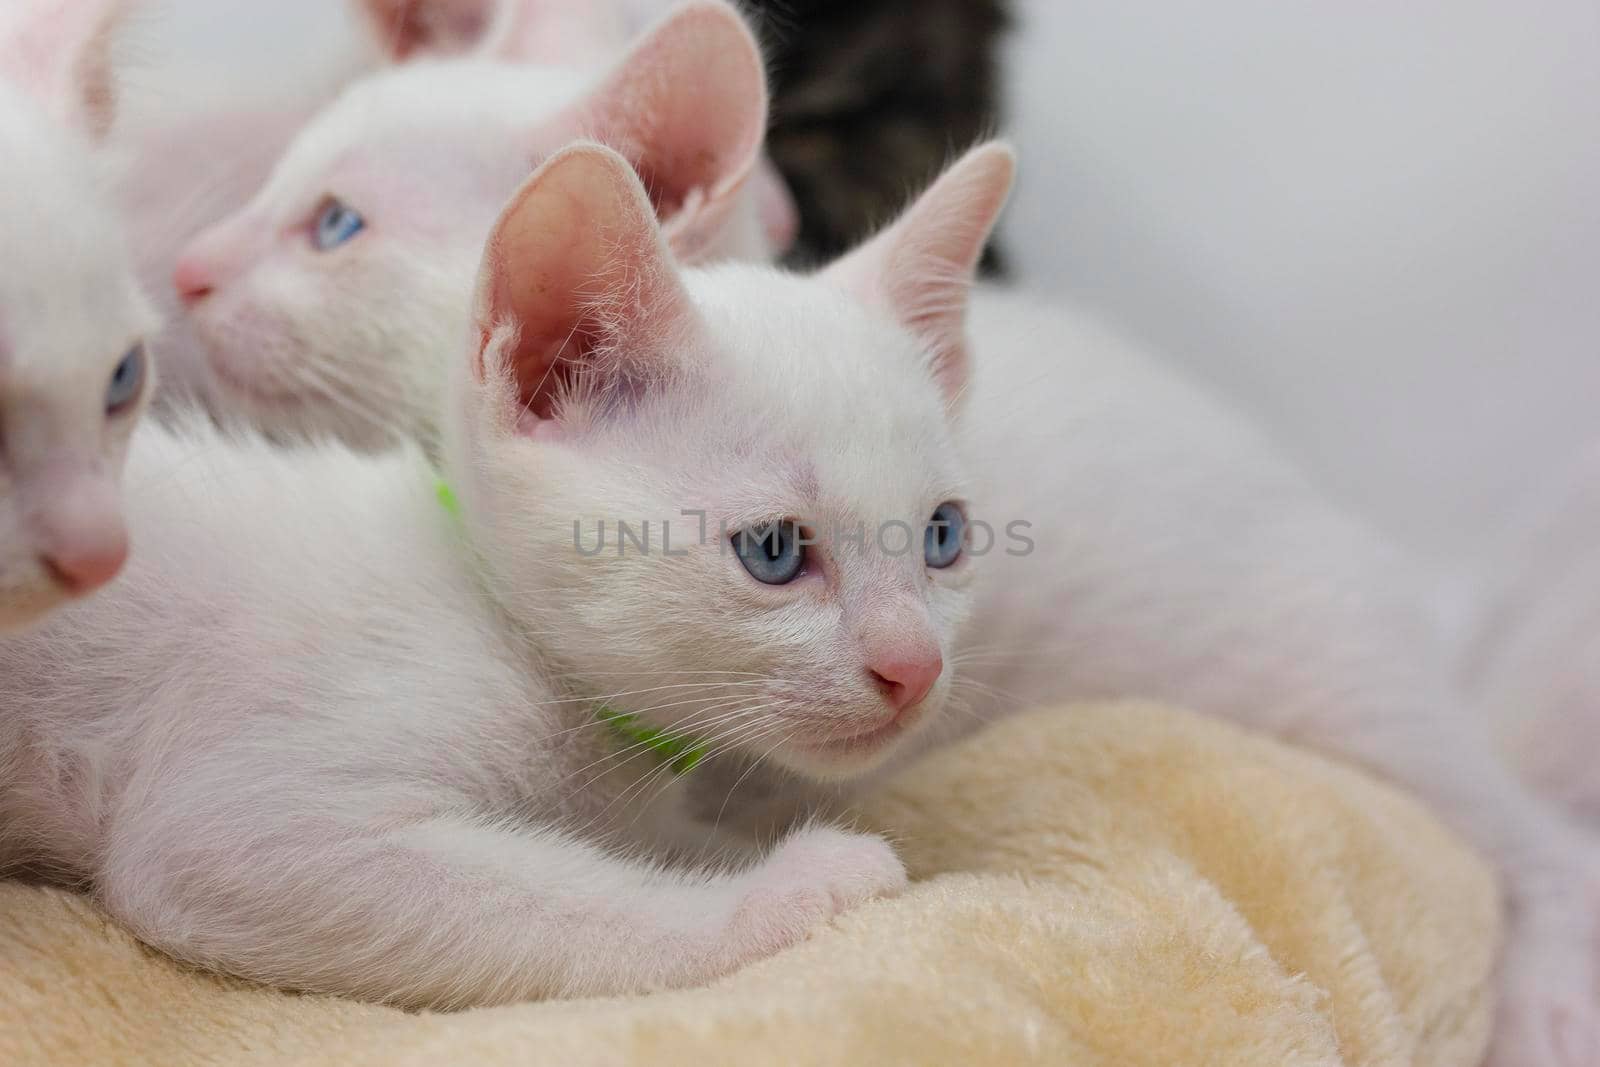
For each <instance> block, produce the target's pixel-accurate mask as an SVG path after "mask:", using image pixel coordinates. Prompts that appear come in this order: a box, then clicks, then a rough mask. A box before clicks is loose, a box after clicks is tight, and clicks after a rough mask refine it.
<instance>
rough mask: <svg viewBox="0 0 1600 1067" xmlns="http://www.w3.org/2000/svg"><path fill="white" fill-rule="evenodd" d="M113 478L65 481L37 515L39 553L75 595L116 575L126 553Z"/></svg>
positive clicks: (125, 541)
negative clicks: (60, 490) (74, 483)
mask: <svg viewBox="0 0 1600 1067" xmlns="http://www.w3.org/2000/svg"><path fill="white" fill-rule="evenodd" d="M120 504H121V502H120V499H119V494H118V492H117V487H116V485H115V483H113V482H111V481H109V480H107V479H100V478H90V479H86V480H84V481H83V482H80V483H79V484H77V485H74V486H71V487H68V488H67V489H65V490H64V491H63V492H61V493H60V495H58V496H57V497H56V498H55V499H54V500H52V501H51V502H50V504H49V506H48V507H47V508H45V510H43V511H42V512H40V513H39V515H38V516H37V518H36V520H35V521H36V531H37V536H38V538H39V542H38V543H39V559H40V560H41V561H42V562H43V563H44V565H45V568H46V569H47V570H49V571H50V573H51V574H52V575H54V576H55V578H56V580H57V581H59V582H60V583H61V584H62V585H63V586H65V587H66V589H67V590H68V591H69V592H71V593H73V594H74V595H77V596H82V595H83V594H85V593H89V592H92V591H93V590H95V589H98V588H100V587H101V586H102V585H105V584H106V583H107V582H109V581H110V580H111V579H113V578H115V577H116V576H117V572H118V571H120V570H122V565H123V564H124V563H126V562H127V559H128V530H127V527H126V526H125V525H123V521H122V511H121V506H120Z"/></svg>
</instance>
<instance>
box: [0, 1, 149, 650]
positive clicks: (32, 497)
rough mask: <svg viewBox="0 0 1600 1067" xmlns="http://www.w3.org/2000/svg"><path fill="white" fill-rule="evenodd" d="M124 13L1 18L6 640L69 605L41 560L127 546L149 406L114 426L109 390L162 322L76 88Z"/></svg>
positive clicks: (0, 352)
mask: <svg viewBox="0 0 1600 1067" xmlns="http://www.w3.org/2000/svg"><path fill="white" fill-rule="evenodd" d="M114 7H115V5H114V4H92V3H85V4H80V5H77V6H76V7H70V8H63V9H62V10H59V11H52V10H50V9H49V5H43V4H37V3H21V2H19V3H17V4H16V5H15V6H13V7H9V9H8V11H7V12H5V13H4V15H0V160H4V163H3V165H0V248H4V249H5V253H4V256H3V257H0V630H4V629H8V628H12V627H16V626H19V625H23V624H26V623H29V622H31V621H33V620H35V619H37V618H39V617H40V616H41V615H43V614H44V613H45V612H47V611H49V610H50V609H52V608H54V607H56V606H57V605H59V604H61V603H62V602H64V601H65V600H67V599H68V598H69V596H71V595H72V593H73V590H72V589H70V588H69V586H68V584H66V583H64V582H63V580H62V579H61V576H60V571H59V570H57V569H54V568H52V566H51V565H50V564H47V563H46V562H45V561H46V560H47V559H51V558H55V557H59V556H60V555H61V554H62V553H64V552H70V551H79V550H83V549H84V548H85V547H87V548H91V549H92V548H94V547H95V545H91V544H90V543H89V542H91V541H93V542H95V543H97V544H103V545H106V546H110V545H114V544H125V541H124V534H123V530H122V520H121V517H120V514H119V512H120V501H119V499H118V497H119V495H120V491H119V489H118V487H117V481H118V478H119V475H120V471H121V467H122V461H123V454H124V452H125V450H126V446H127V439H128V434H129V432H130V429H131V427H132V425H133V423H134V421H135V420H136V418H137V416H138V413H139V409H140V408H141V407H142V406H143V403H142V400H141V401H140V403H138V404H135V405H134V406H132V407H131V408H129V409H128V410H126V411H123V412H121V413H119V414H115V415H110V416H108V415H107V412H106V406H105V401H106V389H107V384H108V382H109V380H110V378H111V375H112V372H113V370H114V369H115V368H116V366H117V364H118V363H119V362H120V361H121V360H122V359H123V357H124V355H126V354H127V352H128V351H129V350H130V348H131V347H132V346H133V345H134V344H136V343H137V342H139V341H140V340H141V339H142V338H143V337H144V336H145V335H146V334H147V333H149V332H150V331H151V330H152V328H153V327H154V325H155V321H154V313H153V312H152V311H151V310H150V307H149V305H148V303H147V302H146V300H145V298H144V296H143V294H142V293H141V292H140V290H139V287H138V285H137V284H136V283H135V281H134V275H133V270H132V267H131V261H130V258H129V255H128V251H127V248H126V246H125V244H124V240H123V237H122V231H121V224H120V222H119V220H118V219H117V217H116V216H115V214H114V213H113V212H112V211H111V210H110V208H109V207H108V205H107V198H106V196H105V195H104V189H103V178H102V175H101V172H100V162H99V160H98V159H97V157H96V154H95V151H94V145H93V144H92V143H91V139H90V135H89V134H90V130H91V128H94V129H98V128H99V126H100V124H101V122H102V121H103V120H104V117H102V116H100V115H99V114H98V113H97V114H95V115H93V116H91V115H90V114H89V113H88V110H87V108H88V104H87V103H86V102H84V101H80V100H79V99H78V98H77V97H78V94H79V92H81V91H82V90H83V85H82V84H81V83H80V82H79V80H78V78H80V77H83V76H85V75H87V76H89V77H92V78H94V79H96V80H97V81H98V80H99V79H104V78H109V71H108V70H105V69H103V68H102V63H103V62H104V57H103V56H101V55H100V54H99V53H100V52H101V51H102V50H103V48H104V42H103V41H102V40H101V39H100V38H101V37H102V36H103V34H104V33H105V32H106V30H105V28H104V26H101V25H99V23H101V22H106V23H108V22H109V20H110V18H111V17H112V14H113V13H114V11H113V9H114ZM39 48H50V49H55V50H59V54H51V55H48V56H40V55H38V54H37V52H36V49H39ZM74 57H78V58H76V60H74ZM56 67H60V68H63V69H62V70H61V71H60V72H59V74H57V72H56V71H55V70H54V68H56ZM19 68H20V69H19ZM108 103H109V101H108V100H106V99H103V97H102V94H101V93H100V91H99V90H97V91H96V95H95V97H94V107H95V110H96V112H98V110H99V109H100V108H101V107H103V106H106V105H108ZM146 392H148V386H147V389H146ZM76 591H77V592H86V591H87V589H85V588H81V587H80V588H78V589H77V590H76Z"/></svg>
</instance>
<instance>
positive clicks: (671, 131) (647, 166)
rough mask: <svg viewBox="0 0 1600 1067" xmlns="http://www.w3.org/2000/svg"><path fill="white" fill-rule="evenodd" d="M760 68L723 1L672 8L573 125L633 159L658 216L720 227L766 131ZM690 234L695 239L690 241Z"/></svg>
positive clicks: (758, 58)
mask: <svg viewBox="0 0 1600 1067" xmlns="http://www.w3.org/2000/svg"><path fill="white" fill-rule="evenodd" d="M766 121H767V94H766V76H765V72H764V71H763V69H762V65H761V53H760V49H759V48H758V47H757V45H756V42H755V39H754V38H753V37H752V36H751V34H750V31H749V29H748V27H746V26H745V24H744V22H743V21H742V20H741V19H740V18H739V16H738V15H737V13H735V12H734V11H733V10H731V9H730V8H729V7H727V6H726V5H723V4H720V3H718V4H713V3H690V4H684V5H682V6H680V7H679V8H677V9H675V11H674V13H673V14H671V15H669V16H668V17H667V19H666V20H665V21H663V22H662V23H660V24H659V25H658V26H657V27H656V28H655V29H654V30H652V31H651V32H650V33H649V34H648V35H647V36H646V38H645V39H644V40H643V41H641V42H640V43H639V44H638V45H637V46H636V47H635V48H634V49H633V50H632V51H631V52H630V53H629V54H628V56H627V57H626V58H625V59H624V60H623V61H622V63H621V64H620V65H619V66H618V68H617V69H616V71H615V72H614V73H613V74H612V75H611V76H610V77H609V78H608V79H607V80H606V82H605V83H604V84H603V85H602V86H601V87H600V89H599V90H598V91H596V93H595V94H594V95H593V96H592V97H591V98H590V99H589V100H588V101H587V102H585V103H584V104H583V105H581V107H580V112H579V115H578V123H579V128H580V129H584V130H585V131H587V132H589V133H590V134H592V135H593V136H595V137H596V138H597V139H599V140H601V141H602V142H604V143H605V144H608V145H610V146H612V147H613V148H615V149H617V150H618V151H620V152H621V153H622V154H623V155H624V156H626V157H628V158H629V159H630V160H632V161H633V163H634V166H635V168H636V169H637V170H638V172H639V176H640V177H641V178H643V179H644V183H645V187H646V188H647V189H648V190H649V191H650V197H651V200H652V201H653V202H654V203H655V206H656V210H657V212H658V214H659V215H660V216H661V217H662V218H668V219H670V218H672V217H673V216H674V215H675V214H677V213H679V212H680V211H685V209H687V210H686V211H685V214H686V215H688V216H689V218H687V219H686V220H685V222H684V224H683V225H685V226H692V227H696V228H702V229H706V230H715V229H717V228H720V226H721V225H722V224H723V222H724V220H725V219H726V215H727V212H728V210H729V209H730V208H731V206H732V203H733V202H734V200H735V198H736V196H737V194H738V192H739V190H740V189H741V188H742V187H743V185H744V183H745V182H746V180H747V179H748V178H749V176H750V174H751V172H752V170H753V169H754V167H755V165H756V162H757V160H758V158H759V155H760V151H761V142H762V139H763V137H764V136H765V134H766ZM691 243H692V242H691Z"/></svg>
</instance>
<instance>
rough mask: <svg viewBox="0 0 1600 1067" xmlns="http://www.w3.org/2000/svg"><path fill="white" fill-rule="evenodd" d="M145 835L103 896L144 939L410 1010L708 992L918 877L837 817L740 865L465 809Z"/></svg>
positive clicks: (250, 971)
mask: <svg viewBox="0 0 1600 1067" xmlns="http://www.w3.org/2000/svg"><path fill="white" fill-rule="evenodd" d="M142 830H143V831H144V832H138V830H137V829H136V831H135V832H134V833H132V834H128V835H124V837H123V839H122V840H123V842H125V843H126V845H127V846H128V847H123V848H117V847H114V848H113V851H112V854H111V856H110V857H109V861H108V863H107V865H106V868H105V870H104V871H103V873H102V878H101V884H100V892H101V895H102V897H103V899H104V901H105V903H106V905H107V906H108V908H109V909H110V910H111V911H112V912H113V913H114V914H115V915H116V916H117V917H118V918H120V919H121V920H122V921H123V922H125V923H127V924H128V925H129V926H130V927H132V928H133V930H134V931H135V932H136V933H137V934H138V935H139V936H140V937H141V938H143V939H144V940H145V941H147V942H149V943H151V944H153V945H155V946H157V947H159V948H161V949H163V950H165V951H167V952H169V953H171V954H172V955H174V956H177V957H179V958H181V959H186V960H190V961H193V962H195V963H198V964H200V965H202V966H206V967H210V968H214V969H216V970H220V971H225V972H229V973H233V974H238V975H242V976H245V977H249V978H254V979H256V980H259V981H263V982H267V983H270V984H273V985H280V986H286V987H290V988H296V989H305V990H311V991H316V992H325V993H338V994H344V995H349V996H356V997H361V998H364V999H371V1000H382V1001H388V1002H392V1003H396V1004H401V1005H406V1006H411V1007H459V1006H464V1005H469V1004H493V1003H503V1002H508V1001H516V1000H524V999H529V998H537V997H550V996H594V995H608V994H617V993H630V992H640V991H645V990H651V989H660V988H669V987H677V986H687V985H694V984H697V983H701V982H705V981H708V980H710V979H712V978H715V977H717V976H719V975H722V974H726V973H728V972H730V971H732V970H734V969H736V968H738V967H740V966H742V965H744V964H746V963H749V962H752V961H754V960H757V959H761V958H763V957H765V956H768V955H771V954H772V953H774V952H777V951H779V950H780V949H782V948H785V947H786V946H788V945H790V944H793V943H795V942H797V941H799V940H801V939H802V938H804V937H805V936H806V935H807V934H808V933H809V932H810V931H811V930H812V929H813V928H815V927H816V926H818V925H819V924H821V923H823V922H826V921H827V920H828V919H830V918H832V917H833V916H834V915H836V914H838V913H839V912H841V911H843V910H845V909H847V908H849V907H851V906H853V905H855V904H857V903H860V902H862V901H864V900H867V899H869V898H871V897H876V896H881V895H885V894H889V893H893V892H895V891H897V890H898V889H900V888H901V887H902V886H903V885H904V884H905V871H904V868H903V867H902V866H901V865H900V862H899V860H898V859H897V858H896V857H895V855H894V853H893V851H892V850H891V849H890V847H889V845H888V844H887V843H886V842H884V841H883V840H882V839H880V838H876V837H871V836H867V835H863V834H854V833H847V832H844V831H841V830H835V829H831V828H826V827H810V828H806V829H803V830H801V831H798V832H797V833H795V834H793V835H791V836H790V837H789V838H787V839H786V840H785V841H783V842H782V843H781V844H780V845H779V846H778V847H777V848H776V849H775V850H774V851H773V852H772V853H771V854H770V855H769V856H767V857H765V858H764V859H763V860H761V861H760V862H758V863H757V864H755V865H754V866H752V867H750V868H747V869H745V870H742V871H739V872H736V873H727V872H720V873H690V872H684V871H678V870H667V869H662V868H659V867H653V866H647V865H642V864H638V863H632V862H627V861H624V860H622V859H619V858H617V857H615V856H612V855H609V854H607V853H605V852H603V851H602V850H600V849H598V848H596V847H594V846H592V845H589V844H585V843H583V842H581V841H578V840H576V839H574V838H572V837H570V836H567V835H563V834H560V833H557V832H555V831H551V830H542V831H530V830H526V829H518V828H512V827H507V826H503V825H493V824H487V823H484V822H482V821H474V820H469V819H462V818H448V817H440V818H433V819H428V820H426V821H422V822H417V823H413V824H410V825H405V826H399V827H395V828H391V829H374V828H371V827H357V826H338V825H329V824H326V823H317V822H315V821H313V820H309V819H301V820H297V821H296V823H295V824H285V825H281V826H276V827H270V828H265V829H264V830H263V831H261V832H257V833H252V834H251V835H249V836H248V837H241V836H239V835H237V834H234V835H229V834H226V833H222V834H217V833H215V828H214V827H213V831H212V836H213V840H212V841H210V842H208V841H207V840H205V839H204V835H201V834H196V833H195V832H193V831H194V827H193V825H192V824H190V825H187V826H182V825H180V826H179V830H180V832H179V833H178V834H174V835H170V836H167V835H163V834H161V833H160V832H159V830H155V828H154V827H152V826H150V825H146V826H144V827H143V828H142ZM152 831H154V832H152Z"/></svg>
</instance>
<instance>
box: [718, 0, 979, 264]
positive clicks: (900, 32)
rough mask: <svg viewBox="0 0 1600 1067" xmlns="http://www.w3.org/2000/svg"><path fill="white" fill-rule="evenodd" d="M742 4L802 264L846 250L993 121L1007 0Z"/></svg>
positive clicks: (749, 0)
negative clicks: (769, 82)
mask: <svg viewBox="0 0 1600 1067" xmlns="http://www.w3.org/2000/svg"><path fill="white" fill-rule="evenodd" d="M743 6H744V7H745V9H746V10H747V11H748V12H749V13H750V15H751V16H752V20H753V21H754V22H755V24H756V25H757V27H758V28H759V30H760V32H761V35H762V38H763V43H764V45H765V46H766V50H767V54H768V56H769V57H770V59H771V62H770V66H771V71H772V78H773V109H772V122H773V126H772V135H771V138H770V140H769V141H768V148H769V151H770V152H771V153H772V158H773V159H774V160H775V161H776V162H777V164H778V167H779V168H780V169H781V170H782V171H783V174H784V177H785V178H787V179H788V181H789V185H790V187H791V188H792V189H793V190H794V195H795V200H796V202H797V203H798V205H799V208H800V217H801V225H800V240H799V242H798V244H797V246H796V249H795V253H794V257H793V258H794V259H796V260H798V261H801V262H805V263H812V262H817V261H820V260H827V259H831V258H832V257H834V256H835V255H838V254H839V253H841V252H843V251H845V250H846V249H848V248H851V247H853V246H854V245H855V243H856V242H857V241H858V240H859V239H860V238H861V237H862V235H864V234H866V233H868V232H870V231H871V230H872V229H873V228H874V227H876V226H878V225H881V224H882V223H883V222H884V221H886V220H887V219H890V218H893V217H894V214H895V212H896V211H898V210H899V209H900V208H901V207H902V206H904V204H905V201H906V197H907V196H908V195H909V194H910V191H911V190H914V189H920V188H922V187H923V186H925V185H926V184H927V183H928V182H929V181H930V180H931V179H932V178H933V176H934V175H936V174H937V173H939V171H940V170H941V169H942V168H943V167H944V165H945V164H946V163H948V162H949V160H950V156H951V153H952V152H953V151H956V150H959V149H961V148H964V147H966V146H967V145H969V144H972V143H973V142H974V141H976V140H978V139H979V138H980V137H982V136H984V135H985V134H987V133H990V132H992V131H993V130H994V128H995V125H996V124H997V122H998V119H999V96H1000V92H999V77H998V75H999V70H998V66H999V63H998V55H997V52H998V46H999V40H1000V35H1001V33H1002V32H1003V31H1004V30H1005V29H1006V27H1007V25H1008V22H1009V19H1008V10H1007V9H1008V7H1009V4H1008V3H1007V2H1006V0H744V3H743ZM986 265H987V266H988V267H989V269H990V270H994V269H995V268H996V267H997V259H996V257H995V255H994V250H993V249H992V248H991V249H990V255H989V256H988V258H987V261H986Z"/></svg>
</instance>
